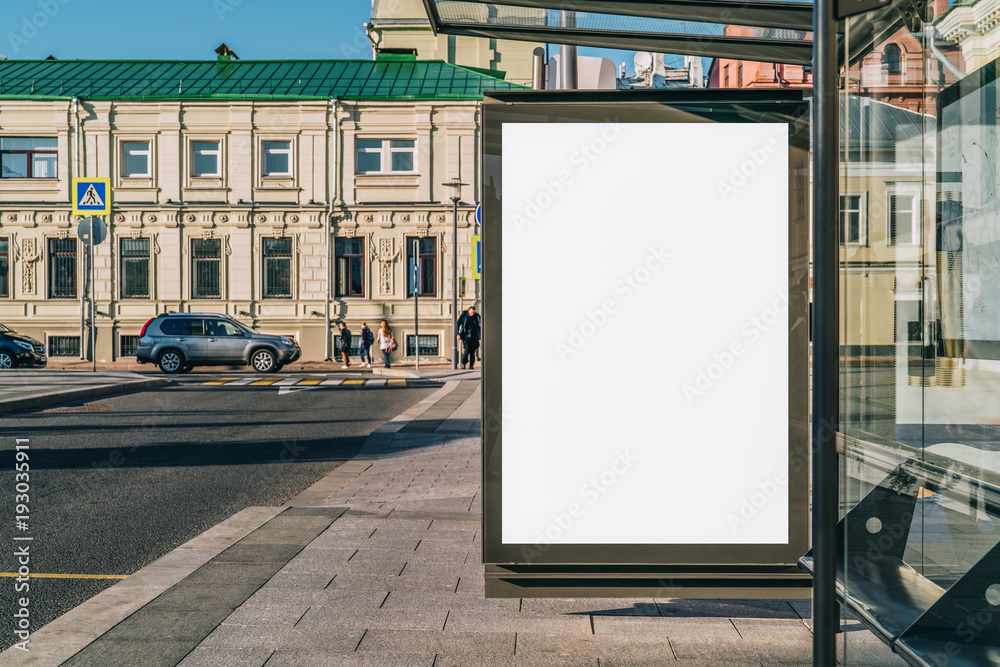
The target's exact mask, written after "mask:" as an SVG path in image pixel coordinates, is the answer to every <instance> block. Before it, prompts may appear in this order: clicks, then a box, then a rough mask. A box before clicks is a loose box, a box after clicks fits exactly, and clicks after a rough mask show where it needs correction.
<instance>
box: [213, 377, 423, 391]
mask: <svg viewBox="0 0 1000 667" xmlns="http://www.w3.org/2000/svg"><path fill="white" fill-rule="evenodd" d="M199 384H201V385H202V386H214V387H278V388H286V387H354V388H365V389H368V388H372V389H374V388H377V387H415V386H428V385H429V384H439V383H434V382H430V381H427V380H410V379H404V378H331V377H325V376H305V377H223V378H215V379H213V380H208V381H205V382H200V383H199Z"/></svg>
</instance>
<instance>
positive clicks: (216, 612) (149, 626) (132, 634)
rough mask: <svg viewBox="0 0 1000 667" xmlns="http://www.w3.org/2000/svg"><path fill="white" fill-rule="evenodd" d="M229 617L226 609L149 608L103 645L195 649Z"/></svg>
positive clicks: (110, 633)
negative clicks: (150, 643) (166, 644)
mask: <svg viewBox="0 0 1000 667" xmlns="http://www.w3.org/2000/svg"><path fill="white" fill-rule="evenodd" d="M229 614H230V611H229V610H227V609H211V610H203V611H193V610H190V609H184V610H178V609H153V608H150V607H149V606H146V607H143V608H142V609H140V610H139V611H137V612H136V613H134V614H132V615H131V616H129V617H128V618H126V619H125V620H124V621H122V622H121V623H119V624H118V625H116V626H115V627H114V628H112V629H111V630H109V631H108V632H107V634H105V635H103V636H102V637H101V640H100V641H101V642H104V641H109V640H111V641H129V640H131V641H134V642H145V641H147V640H150V639H153V640H161V639H162V640H170V641H173V640H187V641H188V642H194V644H192V645H196V644H197V642H199V641H201V640H202V639H203V638H204V637H205V636H207V635H208V633H210V632H211V631H212V630H214V629H215V628H216V627H217V626H218V625H219V624H220V623H222V621H223V620H224V619H225V618H226V617H227V616H229ZM190 646H191V645H189V649H190Z"/></svg>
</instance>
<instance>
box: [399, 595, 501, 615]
mask: <svg viewBox="0 0 1000 667" xmlns="http://www.w3.org/2000/svg"><path fill="white" fill-rule="evenodd" d="M519 607H520V600H519V599H518V598H489V599H487V598H483V597H481V596H480V597H475V596H472V595H456V594H454V593H437V592H415V591H392V592H390V593H389V596H388V597H387V598H385V601H384V602H383V603H382V609H400V610H409V609H423V608H433V609H445V610H449V609H465V610H469V611H500V610H508V611H517V610H518V608H519Z"/></svg>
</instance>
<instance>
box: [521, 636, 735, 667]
mask: <svg viewBox="0 0 1000 667" xmlns="http://www.w3.org/2000/svg"><path fill="white" fill-rule="evenodd" d="M517 654H518V656H519V657H520V656H522V655H523V656H525V657H531V658H535V657H540V656H558V657H564V658H591V657H596V658H600V659H601V662H602V663H603V662H604V659H605V658H608V659H625V658H629V659H643V660H658V661H661V662H673V661H674V654H673V651H672V650H671V648H670V642H668V641H667V640H666V639H665V638H656V639H654V638H649V637H641V636H624V635H604V636H597V635H589V636H587V635H582V636H581V635H563V634H559V635H555V634H544V633H535V632H524V633H521V632H519V633H518V634H517ZM719 664H720V665H725V664H727V663H725V662H720V663H719Z"/></svg>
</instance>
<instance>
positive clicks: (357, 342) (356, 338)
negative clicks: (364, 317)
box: [333, 326, 361, 364]
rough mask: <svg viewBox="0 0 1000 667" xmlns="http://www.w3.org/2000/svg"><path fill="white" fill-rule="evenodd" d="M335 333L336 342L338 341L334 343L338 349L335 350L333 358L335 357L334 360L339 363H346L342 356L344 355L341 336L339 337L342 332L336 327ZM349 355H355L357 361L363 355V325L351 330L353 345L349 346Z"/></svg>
mask: <svg viewBox="0 0 1000 667" xmlns="http://www.w3.org/2000/svg"><path fill="white" fill-rule="evenodd" d="M348 328H350V327H348ZM333 335H334V343H336V345H334V347H335V348H336V349H335V350H334V351H333V358H334V361H336V362H337V363H338V364H342V363H344V360H343V359H342V358H341V357H342V356H343V355H342V354H340V338H339V336H340V332H339V331H338V330H337V329H334V331H333ZM347 356H348V357H353V358H354V360H355V361H357V360H358V357H360V356H361V327H360V326H359V327H358V330H357V331H351V346H350V347H349V348H347Z"/></svg>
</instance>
